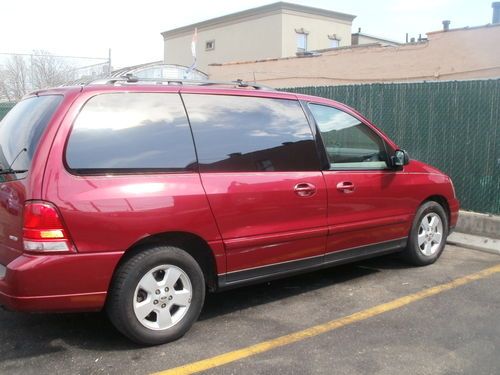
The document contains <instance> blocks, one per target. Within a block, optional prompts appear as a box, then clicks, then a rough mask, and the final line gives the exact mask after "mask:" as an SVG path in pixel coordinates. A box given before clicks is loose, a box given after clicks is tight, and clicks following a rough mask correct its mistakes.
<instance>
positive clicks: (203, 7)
mask: <svg viewBox="0 0 500 375" xmlns="http://www.w3.org/2000/svg"><path fill="white" fill-rule="evenodd" d="M273 2H275V1H272V0H238V1H236V0H232V1H228V0H226V1H223V0H205V1H203V0H182V1H172V0H141V1H137V0H119V1H118V0H83V1H74V0H73V1H69V0H65V1H61V0H12V1H2V5H1V7H0V53H30V52H31V51H33V50H46V51H49V52H51V53H52V54H56V55H72V56H90V57H103V58H107V56H108V49H109V48H111V56H112V64H113V67H114V68H120V67H124V66H130V65H135V64H141V63H145V62H151V61H157V60H161V59H162V58H163V38H162V36H161V35H160V33H161V32H162V31H166V30H170V29H173V28H176V27H180V26H185V25H189V24H192V23H195V22H199V21H203V20H206V19H210V18H214V17H219V16H222V15H225V14H229V13H234V12H238V11H241V10H245V9H249V8H254V7H257V6H262V5H266V4H270V3H273ZM288 2H293V3H297V4H302V5H308V6H313V7H317V8H324V9H329V10H334V11H338V12H343V13H349V14H353V15H356V16H357V17H356V19H355V20H354V22H353V27H352V31H353V32H356V31H357V30H358V28H359V27H361V29H362V32H364V33H367V34H372V35H377V36H380V37H385V38H389V39H393V40H398V41H404V40H405V35H406V33H409V34H410V36H414V37H418V34H422V35H424V34H425V33H426V32H429V31H436V30H439V29H441V28H442V25H441V21H442V20H445V19H448V20H451V28H459V27H466V26H478V25H484V24H487V23H490V22H491V17H492V8H491V3H492V0H371V1H370V0H351V1H346V0H343V1H342V0H289V1H288ZM187 48H189V46H188V47H187Z"/></svg>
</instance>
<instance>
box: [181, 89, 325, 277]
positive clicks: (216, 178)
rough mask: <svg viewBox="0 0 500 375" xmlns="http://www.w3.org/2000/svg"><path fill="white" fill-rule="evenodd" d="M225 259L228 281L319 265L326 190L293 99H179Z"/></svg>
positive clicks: (196, 96)
mask: <svg viewBox="0 0 500 375" xmlns="http://www.w3.org/2000/svg"><path fill="white" fill-rule="evenodd" d="M182 96H183V99H184V102H185V105H186V110H187V112H188V115H189V119H190V122H191V127H192V129H193V135H194V140H195V144H196V149H197V154H198V161H199V168H200V176H201V180H202V183H203V187H204V189H205V191H206V194H207V197H208V200H209V203H210V206H211V208H212V211H213V214H214V216H215V219H216V222H217V225H218V227H219V230H220V232H221V235H222V238H223V240H224V244H225V246H226V254H227V271H228V274H227V277H226V282H227V283H229V284H230V283H232V282H237V281H240V280H243V279H246V280H248V279H258V278H259V277H264V276H265V275H269V274H271V273H272V274H276V273H280V272H287V271H290V270H292V269H294V268H301V267H307V266H311V265H314V264H321V262H322V256H323V254H324V251H325V243H326V234H327V221H326V220H327V212H326V210H327V208H326V207H327V193H326V185H325V182H324V178H323V175H322V173H321V171H320V167H319V160H318V156H317V151H316V147H315V142H314V139H313V136H312V132H311V129H310V126H309V124H308V122H307V120H306V117H305V115H304V112H303V110H302V108H301V106H300V103H299V102H297V101H296V100H287V99H276V98H262V97H250V96H228V95H202V94H182Z"/></svg>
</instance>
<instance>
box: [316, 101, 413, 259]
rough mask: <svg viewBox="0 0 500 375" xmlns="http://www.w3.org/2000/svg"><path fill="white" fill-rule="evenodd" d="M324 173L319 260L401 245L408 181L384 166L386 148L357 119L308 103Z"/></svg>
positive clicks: (408, 207)
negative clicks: (324, 234) (324, 229)
mask: <svg viewBox="0 0 500 375" xmlns="http://www.w3.org/2000/svg"><path fill="white" fill-rule="evenodd" d="M308 107H309V109H310V110H311V112H312V114H313V116H314V118H315V121H316V123H317V126H318V128H319V132H320V134H321V139H322V141H323V144H324V147H325V149H326V154H327V158H328V161H329V164H330V168H329V169H328V170H325V171H324V176H325V181H326V185H327V189H328V225H329V236H328V244H327V255H326V258H325V261H326V262H328V261H329V260H334V259H336V258H338V257H339V254H338V252H340V251H346V250H353V252H352V253H354V254H355V255H357V256H362V255H363V254H366V255H369V254H373V253H374V252H385V251H390V250H393V249H394V248H398V247H401V246H404V244H405V241H406V237H407V236H408V233H409V230H410V225H411V219H412V215H413V212H412V210H413V207H415V202H413V201H411V200H409V199H407V198H406V197H405V190H406V188H407V186H406V184H407V183H408V182H409V179H408V178H407V177H405V175H404V174H403V173H401V172H399V171H396V170H394V169H392V168H389V167H388V163H387V158H388V155H389V154H390V153H391V152H392V151H391V150H390V148H389V145H387V144H386V142H384V140H383V138H382V137H381V136H380V135H379V134H377V133H376V131H375V130H374V129H372V128H371V127H370V126H368V125H366V124H364V123H363V122H362V121H361V120H360V119H358V118H357V117H355V116H353V115H351V114H348V113H346V112H344V111H342V110H339V109H337V108H334V107H329V106H324V105H319V104H311V103H310V104H309V105H308Z"/></svg>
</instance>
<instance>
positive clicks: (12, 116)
mask: <svg viewBox="0 0 500 375" xmlns="http://www.w3.org/2000/svg"><path fill="white" fill-rule="evenodd" d="M62 99H63V96H61V95H47V96H35V97H31V98H28V99H25V100H23V101H21V102H19V103H18V104H17V105H16V106H15V107H14V108H12V110H11V111H10V112H9V113H8V114H7V116H5V117H4V119H3V120H2V121H1V122H0V170H1V169H7V168H9V166H11V167H12V169H16V170H27V169H29V168H30V165H31V160H32V158H33V154H34V153H35V151H36V148H37V146H38V142H39V141H40V137H41V136H42V134H43V132H44V130H45V128H46V127H47V124H48V123H49V121H50V119H51V117H52V115H53V114H54V112H55V110H56V109H57V107H58V106H59V104H60V103H61V101H62ZM23 148H26V150H27V151H26V152H21V150H22V149H23ZM19 153H21V154H20V155H19V157H18V158H17V159H16V160H15V162H14V164H12V162H13V161H14V159H15V158H16V156H17V155H18V154H19ZM25 175H26V174H25V173H22V174H17V175H16V178H22V177H24V176H25ZM12 176H14V175H11V176H10V177H12ZM1 177H2V176H1V175H0V182H1V181H2V179H1ZM3 177H5V175H4V176H3ZM9 180H12V178H9Z"/></svg>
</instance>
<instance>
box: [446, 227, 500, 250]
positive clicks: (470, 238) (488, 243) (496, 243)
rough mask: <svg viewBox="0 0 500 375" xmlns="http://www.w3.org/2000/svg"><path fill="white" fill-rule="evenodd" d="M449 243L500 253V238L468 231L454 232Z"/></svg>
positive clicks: (449, 237) (449, 238)
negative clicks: (467, 232)
mask: <svg viewBox="0 0 500 375" xmlns="http://www.w3.org/2000/svg"><path fill="white" fill-rule="evenodd" d="M447 243H449V244H451V245H456V246H460V247H465V248H468V249H472V250H478V251H483V252H486V253H490V254H497V255H500V240H497V239H494V238H488V237H483V236H475V235H473V234H466V233H458V232H455V233H452V234H450V235H449V236H448V240H447Z"/></svg>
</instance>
